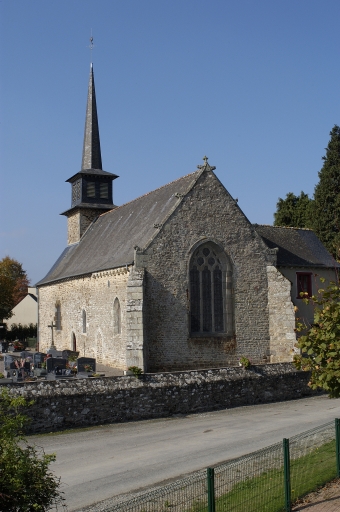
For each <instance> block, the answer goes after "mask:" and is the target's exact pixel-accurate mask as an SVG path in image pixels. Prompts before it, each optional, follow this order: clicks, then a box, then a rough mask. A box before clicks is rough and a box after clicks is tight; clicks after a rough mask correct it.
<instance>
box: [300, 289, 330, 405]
mask: <svg viewBox="0 0 340 512" xmlns="http://www.w3.org/2000/svg"><path fill="white" fill-rule="evenodd" d="M321 281H324V279H321ZM300 295H302V296H303V295H304V296H305V298H304V299H303V300H304V302H305V303H306V304H308V303H312V304H313V305H314V306H315V309H314V323H313V324H312V326H311V327H310V328H309V329H308V328H307V332H306V333H305V334H304V335H303V336H301V337H300V338H299V341H298V343H297V347H299V348H300V349H301V355H299V356H295V358H294V363H295V366H296V367H297V368H298V369H299V370H300V369H302V370H306V371H310V372H311V378H310V381H309V383H308V385H309V386H310V387H311V388H312V389H317V388H321V389H324V390H325V391H327V392H328V394H329V397H330V398H339V397H340V286H339V285H338V284H335V283H331V284H330V285H329V286H328V287H327V288H326V289H320V290H318V295H317V296H316V295H313V296H312V297H311V298H308V296H307V293H304V294H303V293H302V294H300ZM297 331H302V332H303V331H306V325H304V324H302V323H298V326H297Z"/></svg>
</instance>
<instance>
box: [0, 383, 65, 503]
mask: <svg viewBox="0 0 340 512" xmlns="http://www.w3.org/2000/svg"><path fill="white" fill-rule="evenodd" d="M28 405H30V403H28V402H27V400H26V399H25V398H23V397H12V396H11V395H10V393H9V391H8V389H7V388H3V389H2V390H1V392H0V510H6V512H44V511H47V510H50V507H51V506H54V507H55V508H58V505H61V506H62V507H63V506H64V504H63V500H64V498H63V497H62V493H61V492H60V479H59V478H57V477H56V476H55V475H54V474H53V473H52V472H51V471H50V470H49V465H50V463H51V462H52V461H54V460H55V455H46V454H45V453H44V451H43V450H38V449H37V448H36V447H35V446H31V445H29V444H28V442H27V440H26V439H25V436H24V433H23V431H24V428H25V425H26V424H27V421H28V419H27V417H26V416H25V415H23V414H22V412H21V410H22V409H23V408H24V407H27V406H28Z"/></svg>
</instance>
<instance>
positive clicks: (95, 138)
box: [61, 64, 118, 245]
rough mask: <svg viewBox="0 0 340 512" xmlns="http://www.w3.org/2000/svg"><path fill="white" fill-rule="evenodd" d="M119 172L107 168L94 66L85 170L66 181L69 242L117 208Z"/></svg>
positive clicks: (87, 120) (89, 97)
mask: <svg viewBox="0 0 340 512" xmlns="http://www.w3.org/2000/svg"><path fill="white" fill-rule="evenodd" d="M116 178H118V176H117V175H116V174H112V173H110V172H106V171H103V169H102V156H101V151H100V139H99V126H98V115H97V103H96V92H95V87H94V76H93V65H92V64H91V69H90V80H89V87H88V94H87V107H86V119H85V133H84V146H83V158H82V165H81V170H80V171H79V172H77V173H76V174H74V175H73V176H72V177H71V178H69V179H68V180H66V181H67V182H69V183H71V187H72V196H71V208H70V209H69V210H66V211H65V212H63V213H61V215H65V216H66V217H67V220H68V240H67V243H68V245H71V244H75V243H78V242H79V240H80V239H81V237H82V236H83V234H84V233H85V231H86V230H87V228H88V227H89V225H90V224H91V222H93V221H94V219H95V218H96V217H98V215H100V214H101V213H104V212H107V211H109V210H112V209H113V208H115V205H114V204H113V202H112V181H113V180H115V179H116Z"/></svg>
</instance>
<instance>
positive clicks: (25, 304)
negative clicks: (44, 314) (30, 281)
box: [6, 288, 38, 329]
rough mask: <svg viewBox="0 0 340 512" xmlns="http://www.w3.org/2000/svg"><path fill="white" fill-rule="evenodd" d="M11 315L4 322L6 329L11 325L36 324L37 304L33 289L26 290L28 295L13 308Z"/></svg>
mask: <svg viewBox="0 0 340 512" xmlns="http://www.w3.org/2000/svg"><path fill="white" fill-rule="evenodd" d="M32 295H33V296H34V297H35V298H34V297H32ZM12 313H13V316H12V317H11V318H9V319H8V320H7V322H6V323H7V328H8V329H10V328H11V325H12V324H21V325H29V324H31V323H32V324H36V323H37V322H38V302H37V300H36V289H35V288H28V294H27V295H26V297H24V298H23V299H22V300H21V301H20V302H19V304H17V305H16V306H15V308H13V310H12Z"/></svg>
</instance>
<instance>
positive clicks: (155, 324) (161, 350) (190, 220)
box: [137, 172, 270, 371]
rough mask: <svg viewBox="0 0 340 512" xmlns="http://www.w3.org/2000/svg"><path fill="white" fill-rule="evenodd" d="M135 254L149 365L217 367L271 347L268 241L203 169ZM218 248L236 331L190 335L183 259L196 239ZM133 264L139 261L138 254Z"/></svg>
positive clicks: (256, 356) (263, 356) (255, 357)
mask: <svg viewBox="0 0 340 512" xmlns="http://www.w3.org/2000/svg"><path fill="white" fill-rule="evenodd" d="M179 201H180V204H179V206H178V208H177V209H176V210H175V212H174V213H173V214H172V215H171V216H170V218H169V219H168V220H167V221H166V222H165V224H164V225H163V226H162V227H161V228H160V229H159V233H158V235H157V236H156V237H155V238H154V240H153V242H152V243H151V244H150V245H149V247H148V248H147V249H146V250H145V251H144V252H143V255H141V256H140V259H141V264H142V265H144V266H145V268H146V274H145V307H144V308H145V332H146V333H147V337H146V339H145V343H146V345H147V347H148V371H163V370H164V371H174V370H182V369H186V368H208V367H222V366H226V365H230V364H238V360H239V358H240V356H246V357H249V358H250V359H251V360H252V362H254V363H259V362H263V361H265V360H267V358H268V355H269V353H270V334H269V312H268V290H267V265H268V264H270V261H267V248H266V246H265V245H264V243H263V242H262V239H260V237H259V236H258V235H257V233H256V232H255V231H254V228H253V226H252V225H251V224H250V223H249V222H248V220H247V219H246V217H245V216H244V214H243V213H242V212H241V210H240V209H239V207H238V206H237V202H236V201H235V200H234V199H233V198H232V197H231V196H230V195H229V194H228V192H227V191H226V190H225V188H224V187H223V186H222V184H221V183H220V182H219V180H218V179H217V178H216V177H215V175H214V174H213V173H211V172H204V173H203V174H202V175H201V177H200V178H199V180H198V182H197V183H196V184H195V186H194V187H193V189H192V190H191V191H190V192H189V194H187V195H186V196H185V197H184V198H183V199H179ZM208 240H212V241H214V242H216V243H217V244H218V245H220V246H221V247H223V249H224V251H225V253H226V255H227V256H228V257H229V259H230V261H231V264H232V274H233V275H232V298H233V303H234V311H235V319H234V332H235V336H217V337H206V338H203V337H197V338H191V337H190V335H189V330H188V289H189V280H188V277H189V276H188V264H189V260H190V255H191V250H192V248H193V246H194V245H195V244H197V243H198V242H200V241H201V242H202V243H203V242H206V241H208ZM137 263H138V260H137Z"/></svg>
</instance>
